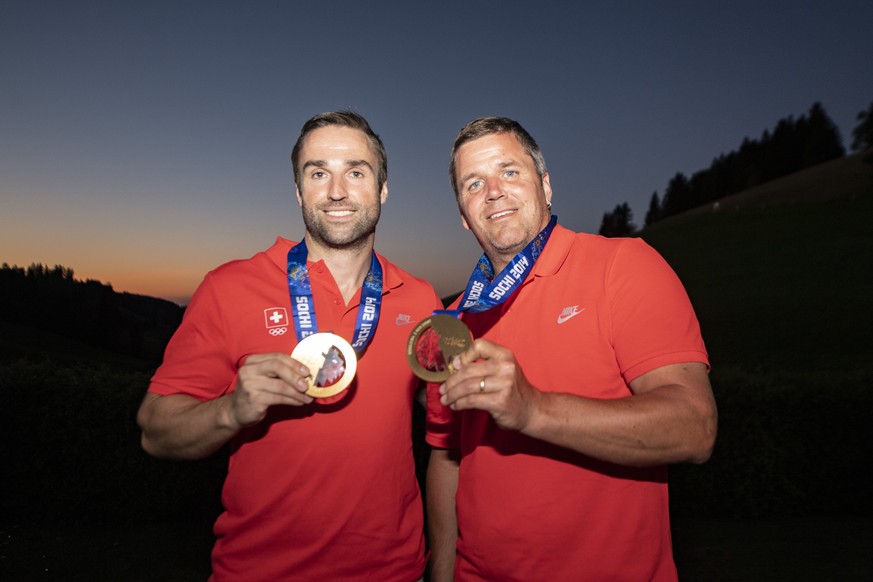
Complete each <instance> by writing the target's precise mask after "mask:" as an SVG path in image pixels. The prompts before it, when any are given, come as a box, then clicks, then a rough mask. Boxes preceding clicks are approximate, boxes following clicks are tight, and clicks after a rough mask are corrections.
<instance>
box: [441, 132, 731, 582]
mask: <svg viewBox="0 0 873 582" xmlns="http://www.w3.org/2000/svg"><path fill="white" fill-rule="evenodd" d="M449 174H450V176H451V180H452V186H453V188H454V190H455V194H456V199H457V203H458V206H459V209H460V213H461V222H462V224H463V226H464V228H466V229H467V230H469V231H471V232H472V233H473V235H474V236H475V237H476V240H477V241H478V242H479V244H480V246H481V247H482V249H483V251H484V256H483V258H482V259H481V260H480V263H479V265H477V269H476V270H475V271H474V275H473V277H472V278H471V284H470V285H468V290H467V292H465V294H463V295H462V296H461V297H460V298H459V299H458V301H457V302H455V304H454V307H455V308H456V309H458V308H459V306H460V308H459V309H458V310H459V311H462V312H463V313H461V314H460V317H461V318H462V320H463V321H464V323H465V324H466V325H467V326H469V327H470V329H471V331H472V334H473V337H474V338H477V339H475V340H473V342H472V345H471V347H470V348H469V349H468V350H467V351H465V352H463V353H462V354H461V355H460V356H458V357H457V358H456V359H455V360H454V361H453V368H454V370H455V371H454V373H453V374H452V375H451V376H450V377H449V378H448V380H447V381H446V382H445V383H443V384H442V385H439V387H438V390H434V389H429V391H428V427H427V440H428V442H429V443H430V444H431V445H432V446H434V447H435V448H434V449H433V451H432V453H431V459H430V464H429V467H428V477H427V479H428V481H427V488H426V489H427V495H428V500H427V508H428V520H429V531H430V541H431V544H432V552H433V553H432V559H431V572H432V579H433V580H435V581H440V580H450V579H452V576H453V575H454V579H456V580H462V581H466V580H556V581H559V580H628V581H635V582H638V581H640V580H659V581H663V580H676V578H677V573H676V567H675V564H674V562H673V556H672V546H671V538H670V521H669V508H668V499H667V471H666V465H667V464H670V463H680V462H693V463H702V462H705V461H706V460H707V459H708V458H709V456H710V455H711V452H712V448H713V445H714V442H715V436H716V426H717V413H716V405H715V400H714V397H713V394H712V390H711V387H710V383H709V379H708V366H709V363H708V357H707V353H706V349H705V347H704V343H703V340H702V338H701V336H700V329H699V325H698V322H697V319H696V316H695V314H694V311H693V309H692V307H691V304H690V302H689V300H688V297H687V294H686V292H685V290H684V288H683V287H682V285H681V283H680V282H679V280H678V278H677V277H676V275H675V274H674V273H673V271H672V270H671V269H670V267H669V266H668V265H667V263H666V262H665V261H664V260H663V259H662V258H661V257H660V255H658V254H657V253H656V252H655V251H654V250H653V249H652V248H651V247H649V246H648V245H646V243H645V242H643V241H642V240H640V239H607V238H603V237H599V236H594V235H588V234H580V233H574V232H571V231H570V230H567V229H566V228H563V227H562V226H560V225H558V224H557V223H556V221H557V217H554V216H552V215H551V205H552V196H553V193H552V188H551V185H550V179H549V175H548V173H547V171H546V165H545V161H544V160H543V156H542V153H541V152H540V149H539V147H538V146H537V144H536V142H535V141H534V139H533V138H532V137H531V136H530V135H529V134H528V132H527V131H526V130H525V129H524V128H523V127H522V126H521V125H520V124H518V123H517V122H516V121H513V120H510V119H506V118H496V117H491V118H482V119H477V120H475V121H472V122H470V123H469V124H467V125H466V126H465V127H464V128H463V129H461V131H460V133H459V134H458V136H457V138H456V140H455V142H454V147H453V149H452V157H451V163H450V168H449ZM481 273H486V276H484V277H483V276H482V275H481ZM495 273H496V274H495ZM483 289H484V290H483Z"/></svg>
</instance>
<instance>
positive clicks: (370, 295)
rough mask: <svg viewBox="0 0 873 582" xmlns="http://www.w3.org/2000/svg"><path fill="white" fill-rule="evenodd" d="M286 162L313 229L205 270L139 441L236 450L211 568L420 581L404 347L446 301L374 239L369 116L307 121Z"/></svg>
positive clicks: (205, 451) (378, 201) (410, 381)
mask: <svg viewBox="0 0 873 582" xmlns="http://www.w3.org/2000/svg"><path fill="white" fill-rule="evenodd" d="M292 165H293V171H294V181H295V184H296V194H297V202H298V204H299V205H300V207H301V209H302V214H303V221H304V224H305V227H306V232H305V235H304V237H303V241H301V242H300V243H295V242H292V241H289V240H286V239H283V238H281V237H280V238H278V239H277V240H276V242H275V244H274V245H273V246H272V247H270V248H269V249H267V250H266V251H264V252H261V253H258V254H256V255H255V256H254V257H252V258H250V259H247V260H239V261H232V262H230V263H227V264H225V265H222V266H221V267H219V268H217V269H216V270H214V271H212V272H210V273H209V274H207V275H206V277H205V279H204V280H203V282H202V283H201V285H200V286H199V288H198V289H197V291H196V292H195V294H194V296H193V298H192V299H191V302H190V304H189V306H188V308H187V309H186V312H185V316H184V319H183V321H182V323H181V325H180V327H179V329H178V330H177V331H176V333H175V335H174V336H173V337H172V339H171V340H170V342H169V344H168V346H167V349H166V353H165V357H164V361H163V363H162V365H161V366H160V368H159V369H158V370H157V371H156V373H155V374H154V376H153V378H152V380H151V383H150V385H149V388H148V392H147V394H146V396H145V399H144V401H143V403H142V405H141V407H140V410H139V413H138V417H137V418H138V422H139V424H140V426H141V428H142V446H143V448H144V449H145V450H146V451H147V452H148V453H150V454H152V455H154V456H157V457H163V458H171V459H199V458H203V457H206V456H208V455H210V454H212V453H214V452H216V451H217V450H218V449H220V448H221V447H223V446H225V445H229V447H230V460H229V465H228V472H227V478H226V481H225V483H224V486H223V489H222V503H223V506H224V511H223V512H222V513H221V514H220V516H219V517H218V519H217V521H216V523H215V526H214V531H215V534H216V538H217V539H216V543H215V546H214V548H213V552H212V569H213V572H212V577H211V580H214V581H216V582H220V581H224V580H246V581H254V580H271V581H272V580H291V579H294V580H363V579H372V580H396V581H402V582H409V581H411V580H416V579H418V578H420V577H421V575H422V573H423V571H424V568H425V552H424V536H423V508H422V503H421V493H420V491H419V488H418V483H417V481H416V477H415V471H414V461H413V456H412V440H411V432H412V431H411V423H412V420H411V418H412V406H413V402H414V396H415V392H416V390H417V389H418V387H419V383H418V379H417V378H415V376H413V375H412V373H411V371H410V370H409V368H408V366H407V365H406V362H405V359H404V345H405V342H406V338H407V335H408V333H409V331H408V329H409V325H410V324H414V323H415V322H417V321H418V320H420V319H422V318H424V317H426V316H428V315H430V314H431V312H432V311H433V309H434V308H436V307H440V306H441V303H440V301H439V299H438V297H437V295H436V293H435V292H434V290H433V287H432V286H431V285H430V284H429V283H427V282H425V281H423V280H421V279H418V278H415V277H413V276H411V275H410V274H408V273H406V272H405V271H403V270H401V269H400V268H398V267H396V266H395V265H393V264H391V263H390V262H388V261H387V260H386V259H385V258H384V257H382V256H380V255H377V254H376V253H375V252H374V250H373V248H374V241H375V229H376V224H377V222H378V221H379V216H380V212H381V205H382V204H384V203H385V201H386V199H387V196H388V186H387V157H386V153H385V149H384V146H383V144H382V141H381V140H380V139H379V137H378V136H377V135H376V134H375V133H374V132H373V130H372V129H371V128H370V126H369V124H368V123H367V121H366V120H365V119H364V118H363V117H361V116H360V115H358V114H356V113H353V112H332V113H323V114H319V115H316V116H315V117H313V118H311V119H310V120H308V121H307V122H306V124H305V125H304V126H303V128H302V130H301V132H300V136H299V138H298V140H297V143H296V144H295V146H294V149H293V153H292ZM314 332H318V333H314ZM325 332H332V333H333V335H327V334H325ZM318 338H321V339H324V338H327V339H326V341H327V343H323V342H321V343H319V341H315V340H317V339H318ZM312 342H315V343H312ZM307 346H308V347H307ZM304 348H306V349H304ZM298 350H299V354H298ZM292 352H293V354H294V355H293V357H292V355H291V354H292ZM313 362H314V363H313ZM334 392H336V393H334Z"/></svg>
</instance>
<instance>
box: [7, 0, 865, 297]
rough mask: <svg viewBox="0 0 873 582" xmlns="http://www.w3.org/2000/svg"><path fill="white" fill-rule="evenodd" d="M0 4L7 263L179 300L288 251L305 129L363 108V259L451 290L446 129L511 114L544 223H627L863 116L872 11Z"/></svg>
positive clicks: (469, 260) (463, 240)
mask: <svg viewBox="0 0 873 582" xmlns="http://www.w3.org/2000/svg"><path fill="white" fill-rule="evenodd" d="M712 4H714V3H706V2H690V1H689V2H661V3H654V2H609V3H607V2H602V3H593V2H584V3H582V2H580V3H570V2H548V1H545V2H544V1H537V2H533V1H528V2H514V1H506V0H503V1H487V2H485V1H482V2H476V1H472V0H471V1H468V2H457V3H454V2H447V1H442V2H378V1H373V2H342V1H332V2H323V3H319V2H306V3H303V2H301V3H299V4H298V3H296V2H290V1H289V2H276V1H272V2H266V1H256V0H251V1H246V2H242V1H240V2H219V1H214V2H193V1H184V0H178V1H161V0H149V1H141V2H120V1H112V2H108V1H107V2H76V1H65V2H44V1H40V0H21V1H9V0H0V262H6V263H9V264H17V265H19V266H27V265H29V264H31V263H34V262H39V263H44V264H47V265H49V266H53V265H56V264H60V265H63V266H66V267H70V268H72V269H73V270H74V272H75V275H76V277H77V278H79V279H97V280H100V281H103V282H108V283H111V284H112V285H113V287H114V288H115V289H116V290H117V291H131V292H134V293H142V294H146V295H153V296H158V297H165V298H169V299H172V300H174V301H177V302H180V303H184V302H185V301H187V297H189V296H190V295H191V293H193V291H194V289H195V288H196V286H197V284H198V283H199V282H200V280H201V279H202V277H203V275H204V274H205V273H206V272H207V271H208V270H210V269H212V268H214V267H216V266H218V265H219V264H221V263H223V262H225V261H228V260H230V259H234V258H244V257H248V256H251V255H252V254H254V253H256V252H258V251H259V250H263V249H265V248H266V247H268V246H270V244H272V242H273V240H274V239H275V237H276V236H277V235H282V236H285V237H288V238H292V239H299V238H300V237H301V236H302V228H303V222H302V220H301V218H300V212H299V209H298V206H297V204H296V202H295V201H294V197H293V182H292V176H291V167H290V161H289V156H290V152H291V147H292V146H293V144H294V141H295V140H296V137H297V134H298V133H299V130H300V126H301V125H302V124H303V123H304V122H305V121H306V119H308V118H309V117H311V116H312V115H314V114H315V113H319V112H321V111H328V110H336V109H342V108H349V107H351V108H353V109H355V110H357V111H359V112H360V113H362V114H363V115H364V116H365V117H367V118H368V120H369V121H370V123H371V124H372V125H373V127H374V129H375V130H376V132H377V133H379V134H380V135H381V137H382V139H383V141H384V142H385V145H386V148H387V149H388V155H389V179H388V185H389V199H388V203H387V204H386V206H385V208H384V210H383V214H382V222H381V223H380V225H379V229H378V233H377V239H376V246H377V250H379V251H380V252H381V253H383V254H385V255H386V256H388V257H389V258H390V259H392V260H393V261H394V262H396V263H398V264H399V265H400V266H402V267H404V268H406V269H407V270H409V271H411V272H412V273H414V274H416V275H418V276H421V277H424V278H427V279H429V280H431V282H433V283H434V286H435V287H436V289H437V292H438V293H439V294H440V295H446V294H448V293H450V292H453V291H456V290H460V289H461V288H462V287H463V286H464V284H465V283H466V280H467V277H468V276H469V273H470V271H471V270H472V268H473V265H474V264H475V261H476V259H477V258H478V256H479V255H480V254H481V251H480V250H479V247H478V246H477V245H476V243H475V240H474V239H473V237H472V235H470V234H469V233H468V232H467V231H464V230H463V229H462V228H461V226H460V220H459V218H458V211H457V207H456V206H455V203H454V197H453V194H452V191H451V186H450V184H449V181H448V178H447V163H448V155H449V151H450V147H451V142H452V140H453V139H454V136H455V134H456V133H457V131H458V129H459V128H460V127H461V126H462V125H464V124H465V123H466V122H468V121H470V120H471V119H474V118H476V117H480V116H483V115H503V116H507V117H512V118H514V119H517V120H518V121H520V122H521V123H522V125H524V126H525V127H526V128H527V129H528V131H530V133H531V134H533V136H534V137H535V138H536V139H537V141H538V142H539V144H540V146H541V147H542V149H543V153H544V155H545V158H546V162H547V164H548V166H549V171H550V174H551V183H552V187H553V189H554V203H555V204H554V211H555V213H556V214H557V215H558V216H559V218H560V221H561V223H562V224H564V225H565V226H567V227H569V228H572V229H574V230H580V231H589V232H596V231H597V229H598V228H599V226H600V221H601V219H602V216H603V213H604V212H607V211H610V210H612V208H614V207H615V205H616V204H619V203H621V202H628V203H629V204H630V206H631V208H632V210H633V212H634V221H635V222H636V223H637V224H638V225H640V224H641V223H642V222H643V219H644V217H645V213H646V210H647V207H648V202H649V199H650V197H651V195H652V192H654V191H658V193H659V195H662V194H663V191H664V188H665V187H666V185H667V182H668V181H669V179H670V178H671V177H672V176H673V175H674V174H675V173H676V172H679V171H681V172H683V173H685V174H686V175H689V176H690V175H691V174H692V173H694V172H696V171H698V170H701V169H704V168H706V167H708V166H709V164H710V163H711V162H712V159H713V158H714V157H716V156H718V155H719V154H721V153H727V152H729V151H731V150H735V149H737V148H738V147H739V145H740V143H741V141H742V139H743V138H744V137H750V138H753V139H757V138H760V136H761V133H762V132H763V131H764V130H766V129H772V128H773V127H774V126H775V124H776V122H777V121H778V120H779V119H782V118H784V117H788V116H789V115H793V116H795V117H799V116H800V115H803V114H805V113H806V112H807V111H808V110H809V108H810V106H811V105H812V104H813V103H814V102H816V101H819V102H821V103H822V105H823V106H824V108H825V110H826V111H827V113H828V114H829V115H830V117H831V119H833V121H834V122H835V123H836V124H837V125H838V127H839V128H840V131H841V132H842V135H843V138H844V142H845V145H846V147H847V149H848V146H849V144H850V141H851V130H852V128H853V127H854V126H855V125H856V119H855V117H856V115H857V114H858V112H859V111H861V110H864V109H866V108H867V106H868V105H869V104H870V103H871V101H873V41H871V28H870V26H871V22H873V2H870V1H869V0H858V1H841V0H836V1H831V2H815V3H813V2H796V1H791V2H789V1H786V2H768V1H766V0H758V1H755V2H746V1H734V2H721V3H718V5H717V6H713V5H712Z"/></svg>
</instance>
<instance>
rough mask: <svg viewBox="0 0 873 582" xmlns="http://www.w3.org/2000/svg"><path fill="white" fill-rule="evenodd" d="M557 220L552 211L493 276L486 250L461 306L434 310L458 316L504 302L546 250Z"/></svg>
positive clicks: (468, 285)
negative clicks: (542, 226) (526, 242)
mask: <svg viewBox="0 0 873 582" xmlns="http://www.w3.org/2000/svg"><path fill="white" fill-rule="evenodd" d="M557 223H558V217H557V216H556V215H554V214H553V215H552V218H551V219H550V220H549V223H548V224H547V225H546V227H545V228H544V229H543V230H542V231H540V233H539V234H538V235H536V236H535V237H534V239H533V240H532V241H530V242H529V243H528V245H527V246H526V247H524V248H523V249H522V250H521V251H519V253H518V254H517V255H515V257H513V259H512V260H511V261H510V262H509V264H507V265H506V266H505V267H504V268H503V270H502V271H500V273H498V275H497V276H496V277H495V276H494V265H492V264H491V261H490V260H489V259H488V257H487V256H486V255H485V254H483V255H482V257H481V258H480V259H479V262H478V263H476V268H475V269H473V274H472V275H470V281H469V282H468V283H467V289H466V290H465V291H464V294H463V295H462V296H461V301H460V303H459V304H458V308H457V309H443V310H438V311H434V314H438V313H444V314H447V315H454V316H455V317H459V316H460V315H461V313H463V312H465V311H469V312H471V313H480V312H482V311H488V310H489V309H491V308H492V307H496V306H497V305H500V304H502V303H504V302H505V301H506V300H507V299H509V298H510V297H511V296H512V294H513V293H515V292H516V291H518V289H519V287H521V284H522V283H523V282H524V280H525V279H526V278H527V276H528V275H529V274H530V272H531V271H532V270H533V266H534V263H536V262H537V259H538V258H539V256H540V254H541V253H542V252H543V248H545V246H546V243H547V242H548V240H549V236H551V234H552V230H554V228H555V225H556V224H557Z"/></svg>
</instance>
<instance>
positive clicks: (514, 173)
mask: <svg viewBox="0 0 873 582" xmlns="http://www.w3.org/2000/svg"><path fill="white" fill-rule="evenodd" d="M503 175H504V176H506V177H507V178H514V177H516V176H518V171H517V170H506V171H505V172H503Z"/></svg>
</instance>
